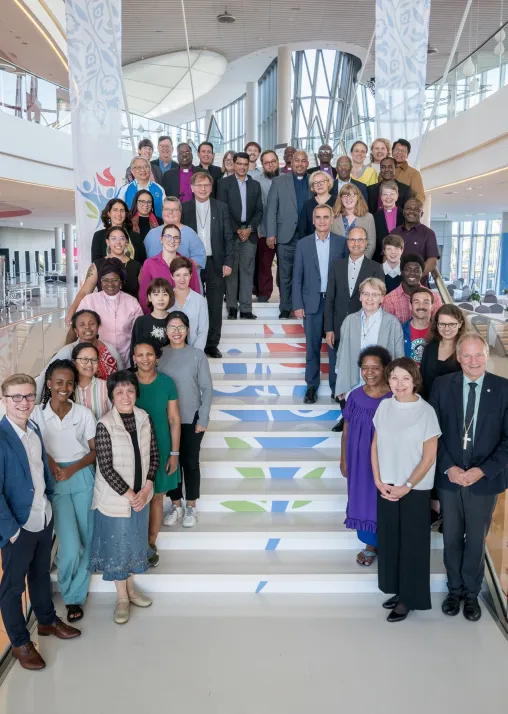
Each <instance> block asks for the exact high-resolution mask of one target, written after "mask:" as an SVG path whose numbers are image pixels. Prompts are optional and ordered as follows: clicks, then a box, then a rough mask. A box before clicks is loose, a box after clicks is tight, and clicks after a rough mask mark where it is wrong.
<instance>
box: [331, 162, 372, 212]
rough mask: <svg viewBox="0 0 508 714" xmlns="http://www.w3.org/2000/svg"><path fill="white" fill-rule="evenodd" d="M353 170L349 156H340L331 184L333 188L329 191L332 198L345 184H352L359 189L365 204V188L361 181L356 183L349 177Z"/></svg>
mask: <svg viewBox="0 0 508 714" xmlns="http://www.w3.org/2000/svg"><path fill="white" fill-rule="evenodd" d="M352 168H353V162H352V161H351V159H350V158H349V156H340V157H339V158H338V159H337V178H336V179H335V181H334V182H333V187H332V190H331V194H332V196H337V195H338V194H339V191H340V189H341V188H342V187H343V186H344V185H345V184H347V183H351V184H353V186H356V188H357V189H359V191H360V193H361V194H362V196H363V198H364V200H365V202H366V203H367V186H366V185H365V184H364V183H362V182H361V181H357V180H356V179H355V178H353V177H352V176H351V169H352Z"/></svg>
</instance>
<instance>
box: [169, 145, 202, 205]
mask: <svg viewBox="0 0 508 714" xmlns="http://www.w3.org/2000/svg"><path fill="white" fill-rule="evenodd" d="M176 155H177V158H178V163H179V166H178V168H176V169H170V170H169V171H166V173H165V174H164V176H163V177H162V188H163V189H164V190H165V192H166V196H176V197H177V198H178V199H179V200H180V202H181V203H184V202H185V201H191V200H192V189H191V179H192V176H193V174H195V173H196V172H198V171H203V169H202V168H201V167H200V166H193V165H192V149H191V147H190V146H189V144H178V146H177V147H176Z"/></svg>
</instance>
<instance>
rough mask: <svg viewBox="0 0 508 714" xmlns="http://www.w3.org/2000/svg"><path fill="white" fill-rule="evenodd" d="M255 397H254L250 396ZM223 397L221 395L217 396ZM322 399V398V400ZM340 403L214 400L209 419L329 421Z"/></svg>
mask: <svg viewBox="0 0 508 714" xmlns="http://www.w3.org/2000/svg"><path fill="white" fill-rule="evenodd" d="M251 398H252V399H255V397H251ZM218 399H223V397H218ZM322 401H324V400H322ZM341 413H342V412H341V408H340V405H339V404H337V403H335V404H334V403H333V402H331V401H328V400H327V401H326V404H321V405H319V406H317V405H316V404H303V403H302V399H301V398H300V399H298V400H297V405H296V406H295V407H290V406H288V405H283V404H278V405H273V406H266V405H263V404H253V405H252V406H249V405H246V404H239V403H235V402H234V401H230V402H229V403H228V404H223V405H222V404H216V402H215V400H214V402H213V404H212V409H211V411H210V419H211V420H213V421H216V420H222V421H231V422H236V421H251V422H253V421H302V422H305V421H306V422H309V421H331V420H336V419H338V418H339V417H340V415H341Z"/></svg>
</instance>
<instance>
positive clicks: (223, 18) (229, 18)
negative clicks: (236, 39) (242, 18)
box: [217, 10, 236, 25]
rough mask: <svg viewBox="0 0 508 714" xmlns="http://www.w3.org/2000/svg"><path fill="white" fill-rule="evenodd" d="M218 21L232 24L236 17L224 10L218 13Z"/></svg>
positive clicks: (221, 23)
mask: <svg viewBox="0 0 508 714" xmlns="http://www.w3.org/2000/svg"><path fill="white" fill-rule="evenodd" d="M217 22H218V23H219V24H220V25H232V24H233V22H236V17H233V15H231V14H230V13H229V12H228V11H227V10H224V12H223V13H221V14H220V15H217Z"/></svg>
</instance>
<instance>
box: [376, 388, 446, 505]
mask: <svg viewBox="0 0 508 714" xmlns="http://www.w3.org/2000/svg"><path fill="white" fill-rule="evenodd" d="M417 396H418V395H417ZM373 422H374V426H375V427H376V432H377V454H378V460H379V471H380V474H381V481H382V482H383V483H390V484H393V485H394V486H404V484H406V483H407V481H408V480H409V479H410V477H411V474H412V472H413V469H414V468H415V467H416V466H417V465H418V464H419V463H420V461H421V460H422V456H423V443H424V442H425V441H428V440H429V439H431V438H432V437H433V436H441V429H440V428H439V422H438V420H437V416H436V412H435V411H434V408H433V407H431V406H430V404H427V402H426V401H424V400H423V399H422V398H421V397H420V396H418V401H416V402H398V401H397V400H396V399H395V397H392V398H391V399H385V400H384V401H382V402H381V404H380V405H379V406H378V408H377V410H376V413H375V415H374V419H373ZM435 471H436V463H435V462H434V463H433V464H432V466H431V467H430V469H429V470H428V471H427V473H426V474H425V476H424V477H423V479H422V480H421V481H420V483H418V484H417V485H416V486H414V490H415V491H427V490H429V489H431V488H432V486H433V485H434V474H435Z"/></svg>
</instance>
